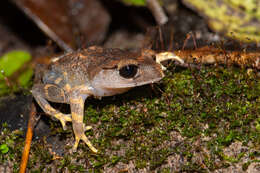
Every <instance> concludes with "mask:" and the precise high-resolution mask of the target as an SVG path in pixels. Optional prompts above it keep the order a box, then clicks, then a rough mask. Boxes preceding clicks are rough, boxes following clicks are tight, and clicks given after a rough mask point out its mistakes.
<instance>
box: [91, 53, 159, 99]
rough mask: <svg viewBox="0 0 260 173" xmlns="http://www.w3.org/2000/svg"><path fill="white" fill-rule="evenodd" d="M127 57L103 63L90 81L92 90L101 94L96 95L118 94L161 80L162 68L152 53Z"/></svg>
mask: <svg viewBox="0 0 260 173" xmlns="http://www.w3.org/2000/svg"><path fill="white" fill-rule="evenodd" d="M127 55H128V56H122V57H120V56H119V57H118V58H116V57H113V58H109V59H107V60H106V62H104V65H103V66H102V67H101V68H100V70H98V72H97V73H96V74H95V76H94V77H93V79H92V86H93V88H95V90H97V91H98V92H99V93H101V94H97V95H101V96H102V95H103V96H104V95H114V94H119V93H122V92H125V91H126V90H128V89H130V88H133V87H136V86H141V85H145V84H150V83H154V82H158V81H159V80H160V79H162V78H163V76H164V74H163V71H162V68H161V66H160V64H158V63H156V61H155V58H154V53H153V52H151V51H143V52H142V53H141V54H139V55H138V54H129V53H128V54H127ZM131 55H132V56H131Z"/></svg>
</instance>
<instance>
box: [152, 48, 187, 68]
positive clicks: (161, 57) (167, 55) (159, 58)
mask: <svg viewBox="0 0 260 173" xmlns="http://www.w3.org/2000/svg"><path fill="white" fill-rule="evenodd" d="M166 60H177V61H179V62H180V63H181V64H183V63H184V61H183V59H181V58H180V57H179V56H176V55H175V54H174V53H172V52H161V53H158V54H156V62H157V63H158V64H160V65H161V68H162V70H166V67H164V66H163V65H162V64H161V62H163V61H166Z"/></svg>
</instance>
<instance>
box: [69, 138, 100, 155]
mask: <svg viewBox="0 0 260 173" xmlns="http://www.w3.org/2000/svg"><path fill="white" fill-rule="evenodd" d="M80 140H83V141H84V142H85V143H86V144H87V145H88V147H89V148H90V150H91V151H92V152H94V153H97V152H98V150H97V149H96V148H95V147H94V146H93V145H92V143H91V142H90V141H89V139H88V138H87V137H86V135H85V134H81V135H77V134H75V143H74V145H73V148H72V151H73V152H76V151H77V148H78V145H79V141H80Z"/></svg>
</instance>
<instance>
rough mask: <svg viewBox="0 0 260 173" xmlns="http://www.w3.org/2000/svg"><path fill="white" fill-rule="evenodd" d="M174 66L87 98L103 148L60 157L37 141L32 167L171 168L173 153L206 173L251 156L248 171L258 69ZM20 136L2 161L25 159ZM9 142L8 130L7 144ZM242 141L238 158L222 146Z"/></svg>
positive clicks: (259, 90)
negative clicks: (148, 79) (146, 82)
mask: <svg viewBox="0 0 260 173" xmlns="http://www.w3.org/2000/svg"><path fill="white" fill-rule="evenodd" d="M169 69H170V70H168V71H167V72H166V77H165V78H164V79H163V80H162V82H161V83H160V84H155V85H153V87H149V86H144V87H139V88H136V89H134V90H132V91H129V92H128V93H125V94H123V95H118V96H116V97H108V98H104V99H102V100H101V101H100V100H96V99H89V100H88V101H87V102H86V109H85V115H86V116H85V119H84V122H85V123H86V124H87V125H92V126H93V129H92V130H90V131H87V132H86V134H87V136H88V137H89V138H90V140H91V141H92V143H93V145H94V146H95V147H97V148H98V150H99V154H93V153H91V152H90V150H89V149H88V147H87V146H86V145H85V144H84V143H80V145H79V152H78V153H74V154H73V155H71V154H70V153H67V152H66V153H65V156H64V157H63V158H62V159H59V160H55V161H54V160H53V159H52V154H51V153H50V152H49V150H48V147H46V144H45V143H42V142H37V141H36V142H33V145H32V151H31V155H30V162H29V166H28V167H29V168H30V169H32V170H35V171H36V170H39V171H42V170H43V169H44V168H46V167H49V165H51V164H54V165H56V166H57V167H58V168H59V170H61V171H62V170H65V169H68V170H70V171H72V172H84V171H85V172H86V171H89V172H103V171H104V168H105V167H106V168H113V167H116V166H117V165H118V164H124V165H127V164H130V162H131V163H132V164H134V167H135V170H141V169H143V168H146V169H148V170H158V171H159V172H171V171H172V170H171V167H170V166H169V165H167V164H168V163H169V162H168V159H169V158H170V157H173V156H179V157H181V158H182V161H180V162H179V165H178V169H179V171H186V172H192V171H193V172H206V171H207V170H210V171H213V170H217V169H221V168H226V167H229V166H230V165H231V164H234V163H239V162H241V161H242V160H243V158H245V157H248V158H247V160H248V161H247V162H246V163H244V162H243V164H244V166H243V169H245V170H246V169H247V167H248V166H249V165H250V163H253V162H256V161H258V158H259V153H251V155H250V154H249V153H250V151H251V150H252V149H254V150H256V151H259V145H260V133H259V124H260V121H259V118H260V116H259V113H260V108H259V104H260V103H259V100H260V98H259V97H260V87H259V77H257V72H253V73H250V74H248V73H247V71H246V69H238V68H235V67H229V68H224V67H221V66H219V67H214V68H212V67H202V69H201V70H192V69H182V68H176V67H174V69H175V71H173V70H171V68H169ZM50 123H51V124H52V126H53V128H52V131H53V134H58V133H59V134H61V133H62V134H64V135H65V137H64V139H67V138H69V139H70V140H71V141H73V138H72V136H73V134H72V131H71V130H67V131H66V132H64V131H63V130H62V128H61V125H60V124H59V123H56V122H54V121H52V120H50ZM15 140H18V142H16V143H18V145H7V146H8V147H9V148H10V151H8V153H9V154H11V153H12V152H13V155H12V154H11V155H1V160H2V162H3V161H6V160H8V159H10V158H12V159H13V161H14V162H15V163H16V164H19V161H20V160H19V157H18V156H20V155H21V151H22V150H21V148H17V147H18V146H20V147H21V146H22V140H23V138H19V139H15ZM6 141H7V139H6V138H5V139H3V137H1V141H0V143H1V144H2V143H4V144H5V143H7V142H6ZM237 141H240V142H242V144H243V145H244V146H245V147H248V148H250V150H248V151H244V152H241V154H240V155H238V156H236V157H233V156H232V157H231V156H227V155H225V154H224V152H223V150H224V149H225V148H226V147H229V146H230V144H232V143H233V142H237ZM249 144H250V146H249ZM70 147H71V146H68V148H70ZM14 151H16V152H14ZM17 151H18V152H17ZM79 163H81V164H79ZM177 163H178V162H177V161H176V163H174V164H177ZM35 165H41V166H39V167H37V168H35ZM162 165H165V167H164V168H162V167H161V166H162Z"/></svg>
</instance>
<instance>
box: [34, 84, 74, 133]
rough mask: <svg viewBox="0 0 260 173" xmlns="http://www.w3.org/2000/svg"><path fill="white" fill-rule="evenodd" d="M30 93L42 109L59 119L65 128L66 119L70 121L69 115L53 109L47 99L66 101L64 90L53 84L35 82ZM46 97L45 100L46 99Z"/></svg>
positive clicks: (59, 101)
mask: <svg viewBox="0 0 260 173" xmlns="http://www.w3.org/2000/svg"><path fill="white" fill-rule="evenodd" d="M32 94H33V96H34V98H35V100H36V101H37V103H38V104H39V105H40V107H41V108H42V109H43V111H44V112H45V113H47V114H49V115H51V116H54V117H55V118H57V119H59V120H60V121H61V123H62V126H63V128H64V129H65V128H66V126H65V124H66V121H71V115H67V114H63V113H61V112H59V111H58V110H56V109H54V108H53V107H52V106H51V105H50V104H49V102H48V101H47V100H49V101H52V102H58V103H67V96H66V94H65V92H64V91H63V90H62V89H60V88H58V87H57V86H56V85H53V84H36V85H34V86H33V88H32ZM46 99H47V100H46Z"/></svg>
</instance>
